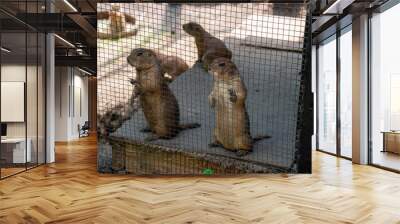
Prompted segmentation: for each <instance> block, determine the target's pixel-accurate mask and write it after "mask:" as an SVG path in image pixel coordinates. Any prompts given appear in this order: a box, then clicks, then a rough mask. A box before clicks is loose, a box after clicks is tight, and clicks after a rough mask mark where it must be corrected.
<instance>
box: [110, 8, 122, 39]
mask: <svg viewBox="0 0 400 224" xmlns="http://www.w3.org/2000/svg"><path fill="white" fill-rule="evenodd" d="M109 18H110V30H111V34H119V33H122V32H125V29H126V20H125V14H124V13H122V12H121V7H120V6H119V5H112V6H111V11H110V15H109Z"/></svg>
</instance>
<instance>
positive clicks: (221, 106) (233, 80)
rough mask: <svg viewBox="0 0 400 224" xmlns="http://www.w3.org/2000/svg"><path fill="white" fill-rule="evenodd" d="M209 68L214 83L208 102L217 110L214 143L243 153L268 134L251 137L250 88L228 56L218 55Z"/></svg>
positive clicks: (212, 144)
mask: <svg viewBox="0 0 400 224" xmlns="http://www.w3.org/2000/svg"><path fill="white" fill-rule="evenodd" d="M209 72H210V73H211V74H213V76H214V85H213V89H212V91H211V94H210V95H209V97H208V99H209V103H210V106H211V107H212V108H214V110H215V119H216V121H215V128H214V141H213V142H212V143H211V144H210V146H211V147H218V146H222V147H223V148H225V149H227V150H231V151H234V152H236V154H237V155H238V156H243V155H246V154H248V153H249V152H251V151H252V147H253V143H254V141H255V140H259V139H262V138H267V137H269V136H265V137H258V138H256V139H252V138H251V135H250V122H249V115H248V113H247V110H246V97H247V89H246V87H245V85H244V83H243V81H242V80H241V78H240V74H239V71H238V69H237V68H236V65H235V64H234V63H233V62H232V61H231V60H230V59H228V58H217V59H215V60H214V61H213V62H212V63H211V65H210V67H209Z"/></svg>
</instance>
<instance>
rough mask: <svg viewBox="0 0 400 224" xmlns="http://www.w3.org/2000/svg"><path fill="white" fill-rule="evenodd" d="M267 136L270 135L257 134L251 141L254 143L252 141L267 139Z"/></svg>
mask: <svg viewBox="0 0 400 224" xmlns="http://www.w3.org/2000/svg"><path fill="white" fill-rule="evenodd" d="M267 138H271V136H269V135H259V136H256V137H254V138H253V143H254V142H258V141H260V140H263V139H267Z"/></svg>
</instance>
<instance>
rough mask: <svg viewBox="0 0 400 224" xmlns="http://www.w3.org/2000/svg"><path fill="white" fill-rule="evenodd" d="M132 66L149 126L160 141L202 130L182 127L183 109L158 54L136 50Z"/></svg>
mask: <svg viewBox="0 0 400 224" xmlns="http://www.w3.org/2000/svg"><path fill="white" fill-rule="evenodd" d="M127 59H128V63H129V64H130V65H132V66H133V67H135V68H136V73H137V74H136V75H137V77H136V80H132V83H133V84H136V87H135V90H136V91H137V93H138V95H139V96H140V105H141V107H142V109H143V113H144V116H145V118H146V121H147V123H148V125H149V131H151V132H152V133H154V134H155V135H156V136H152V137H149V138H147V140H148V141H151V140H156V139H158V138H164V139H169V138H173V137H175V136H176V135H177V134H178V133H179V131H180V130H182V129H187V128H196V127H199V125H198V124H191V125H190V124H189V125H185V126H183V125H179V106H178V101H177V100H176V98H175V96H174V94H173V93H172V91H171V90H170V89H169V87H168V85H167V83H166V82H165V80H164V78H163V71H162V68H161V65H160V61H159V59H158V58H157V56H156V53H155V52H154V51H152V50H149V49H144V48H137V49H134V50H133V51H132V52H131V54H130V55H129V56H128V58H127Z"/></svg>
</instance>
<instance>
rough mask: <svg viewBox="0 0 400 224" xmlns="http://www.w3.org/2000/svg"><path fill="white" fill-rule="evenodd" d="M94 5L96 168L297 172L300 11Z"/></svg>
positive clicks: (303, 55)
mask: <svg viewBox="0 0 400 224" xmlns="http://www.w3.org/2000/svg"><path fill="white" fill-rule="evenodd" d="M97 7H98V40H97V41H98V44H97V46H98V136H99V139H98V145H99V147H98V148H99V149H98V150H99V151H98V170H99V172H106V173H131V174H137V175H148V174H155V175H157V174H178V175H182V174H187V175H193V174H203V175H212V174H240V173H271V172H273V173H276V172H285V173H297V172H299V169H298V164H299V163H300V162H301V161H299V158H301V151H300V150H299V148H300V145H301V144H300V143H301V142H300V136H301V135H300V132H301V122H299V121H301V116H302V103H303V102H302V99H303V98H302V85H304V83H303V79H304V77H305V75H306V73H307V72H306V71H305V67H307V66H305V64H306V63H308V62H307V60H308V56H307V55H308V54H309V52H308V48H307V47H305V46H306V45H305V43H306V42H305V40H306V39H307V38H308V30H307V29H308V28H309V27H308V26H306V24H307V18H308V17H307V6H306V4H271V3H220V4H217V3H213V4H211V3H210V4H205V3H202V4H167V3H113V4H110V3H101V4H98V5H97ZM307 75H308V74H307ZM309 137H310V138H311V135H310V136H309ZM310 150H311V148H310ZM309 166H310V164H309Z"/></svg>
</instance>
